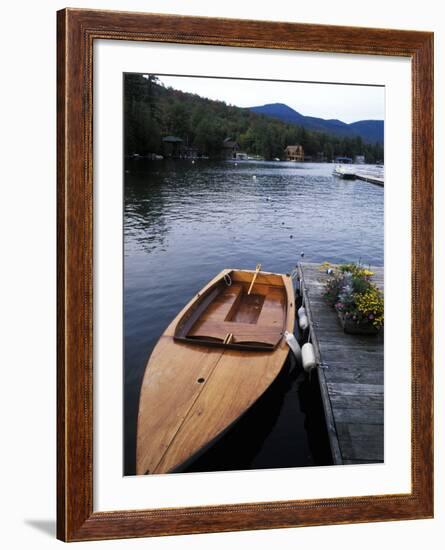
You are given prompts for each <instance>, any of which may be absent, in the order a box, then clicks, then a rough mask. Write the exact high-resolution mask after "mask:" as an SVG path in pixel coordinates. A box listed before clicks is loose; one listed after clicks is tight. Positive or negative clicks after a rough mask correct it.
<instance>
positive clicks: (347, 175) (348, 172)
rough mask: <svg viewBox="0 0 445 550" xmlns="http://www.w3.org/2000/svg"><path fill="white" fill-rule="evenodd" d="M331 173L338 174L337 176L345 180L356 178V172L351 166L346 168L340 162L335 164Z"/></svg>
mask: <svg viewBox="0 0 445 550" xmlns="http://www.w3.org/2000/svg"><path fill="white" fill-rule="evenodd" d="M332 173H333V174H334V176H338V177H339V178H343V179H345V180H353V179H355V178H356V174H355V172H354V170H353V169H352V168H347V167H346V166H342V165H341V164H339V165H337V166H336V167H335V168H334V171H333V172H332Z"/></svg>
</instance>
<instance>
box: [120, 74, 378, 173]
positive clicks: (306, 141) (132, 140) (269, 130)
mask: <svg viewBox="0 0 445 550" xmlns="http://www.w3.org/2000/svg"><path fill="white" fill-rule="evenodd" d="M124 115H125V129H124V139H125V152H126V154H127V155H130V154H132V153H138V154H146V153H159V154H161V153H162V151H163V143H162V137H165V136H167V135H174V136H177V137H180V138H181V139H182V140H183V143H184V145H190V146H191V145H193V146H195V147H197V148H198V149H199V151H200V153H201V154H204V155H208V156H211V157H217V156H218V155H219V154H221V143H222V141H223V140H224V139H225V138H226V137H230V138H232V139H233V140H235V141H236V142H237V143H238V144H239V146H240V149H241V151H244V152H246V153H248V154H251V155H260V156H262V157H264V158H265V159H273V158H276V157H278V158H284V149H285V148H286V146H287V145H295V144H301V145H302V146H303V148H304V152H305V155H307V156H312V157H313V158H314V159H315V158H316V156H317V155H318V154H319V153H324V155H325V158H326V159H327V160H329V161H330V160H333V159H334V157H336V156H349V157H354V156H355V155H365V157H366V160H367V162H370V163H373V162H375V161H376V160H383V147H382V146H381V145H379V144H378V143H376V144H365V143H363V141H362V139H361V138H360V137H354V138H341V137H337V136H333V135H329V134H324V133H321V132H312V131H309V130H306V129H305V128H303V127H299V126H296V125H295V124H285V123H284V122H281V121H279V120H277V119H274V118H271V117H267V116H264V115H260V114H257V113H253V112H251V111H249V110H248V109H242V108H240V107H234V106H231V105H227V104H226V103H224V102H222V101H212V100H209V99H205V98H203V97H200V96H198V95H196V94H189V93H185V92H181V91H179V90H174V89H173V88H165V87H164V86H163V85H161V84H160V83H159V80H158V79H157V77H156V76H154V75H140V74H125V76H124Z"/></svg>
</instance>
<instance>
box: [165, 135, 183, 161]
mask: <svg viewBox="0 0 445 550" xmlns="http://www.w3.org/2000/svg"><path fill="white" fill-rule="evenodd" d="M182 142H183V140H182V139H181V138H180V137H176V136H166V137H165V138H162V149H163V152H164V156H165V157H168V158H179V157H180V155H181V147H182Z"/></svg>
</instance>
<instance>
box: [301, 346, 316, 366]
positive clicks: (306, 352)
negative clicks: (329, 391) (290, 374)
mask: <svg viewBox="0 0 445 550" xmlns="http://www.w3.org/2000/svg"><path fill="white" fill-rule="evenodd" d="M301 364H302V366H303V369H304V370H305V371H306V372H310V371H311V370H312V369H315V367H316V366H317V362H316V360H315V351H314V346H313V345H312V344H311V343H310V342H307V343H306V344H304V345H303V347H302V348H301Z"/></svg>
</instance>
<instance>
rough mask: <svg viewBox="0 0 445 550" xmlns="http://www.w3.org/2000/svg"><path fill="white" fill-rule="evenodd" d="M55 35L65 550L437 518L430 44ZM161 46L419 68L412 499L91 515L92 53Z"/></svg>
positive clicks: (339, 38)
mask: <svg viewBox="0 0 445 550" xmlns="http://www.w3.org/2000/svg"><path fill="white" fill-rule="evenodd" d="M57 30H58V43H57V47H58V53H57V69H58V93H57V110H58V123H57V134H58V137H57V143H58V160H57V163H58V164H57V173H58V226H57V232H58V244H57V251H58V378H57V391H58V405H57V413H58V418H57V433H58V441H57V449H58V460H57V465H58V467H57V487H58V488H57V536H58V538H59V539H61V540H64V541H75V540H95V539H111V538H129V537H142V536H157V535H174V534H187V533H204V532H216V531H237V530H251V529H272V528H280V527H296V526H308V525H325V524H340V523H356V522H371V521H387V520H403V519H415V518H431V517H432V516H433V418H432V415H433V367H432V362H433V359H432V358H433V314H432V312H433V34H432V33H428V32H414V31H402V30H387V29H368V28H352V27H334V26H322V25H306V24H294V23H277V22H260V21H248V20H230V19H211V18H201V17H181V16H171V15H154V14H142V13H124V12H111V11H110V12H106V11H93V10H91V11H90V10H78V9H65V10H62V11H60V12H58V14H57ZM98 39H101V40H126V41H138V42H144V41H155V42H167V43H168V42H170V43H177V44H203V45H219V46H237V47H246V48H273V49H282V50H296V51H307V52H339V53H348V54H372V55H382V56H402V57H407V58H410V59H411V62H412V306H411V307H412V312H413V315H412V340H411V352H412V353H411V357H412V426H411V442H412V445H411V453H412V454H411V458H412V460H411V480H412V488H411V492H409V493H406V494H392V495H387V494H385V495H370V496H364V497H344V498H327V499H316V500H295V501H280V502H277V501H273V502H261V503H255V504H236V505H217V506H201V507H187V508H170V509H156V510H153V509H150V510H121V511H117V512H93V467H92V464H93V407H94V403H93V391H92V390H93V369H94V365H93V163H92V158H93V157H92V143H93V142H92V120H93V97H92V84H93V81H92V79H93V61H94V60H93V43H94V41H95V40H98Z"/></svg>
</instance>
